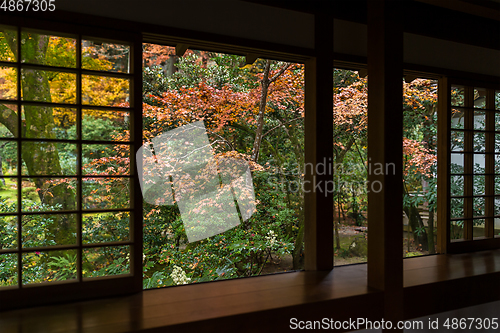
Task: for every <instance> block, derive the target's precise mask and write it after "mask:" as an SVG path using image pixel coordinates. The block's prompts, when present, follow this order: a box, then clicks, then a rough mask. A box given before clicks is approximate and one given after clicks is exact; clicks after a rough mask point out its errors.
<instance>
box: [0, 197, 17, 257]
mask: <svg viewBox="0 0 500 333" xmlns="http://www.w3.org/2000/svg"><path fill="white" fill-rule="evenodd" d="M1 205H2V203H1V199H0V207H1ZM0 209H1V208H0ZM0 212H1V211H0ZM14 248H17V216H8V215H2V216H0V250H3V249H14Z"/></svg>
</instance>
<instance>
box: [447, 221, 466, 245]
mask: <svg viewBox="0 0 500 333" xmlns="http://www.w3.org/2000/svg"><path fill="white" fill-rule="evenodd" d="M450 227H451V228H450V240H451V241H454V240H459V239H463V238H464V221H451V226H450Z"/></svg>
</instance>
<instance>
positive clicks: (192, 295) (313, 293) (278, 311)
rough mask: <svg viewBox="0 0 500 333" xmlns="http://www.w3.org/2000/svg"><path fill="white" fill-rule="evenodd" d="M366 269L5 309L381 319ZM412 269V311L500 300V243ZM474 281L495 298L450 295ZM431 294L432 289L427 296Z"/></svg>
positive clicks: (105, 322) (47, 326) (279, 324)
mask: <svg viewBox="0 0 500 333" xmlns="http://www.w3.org/2000/svg"><path fill="white" fill-rule="evenodd" d="M366 269H367V265H366V264H360V265H351V266H344V267H336V268H335V269H334V270H333V271H329V272H292V273H283V274H275V275H268V276H263V277H253V278H247V279H237V280H229V281H219V282H210V283H202V284H196V285H189V286H187V285H186V286H178V287H175V288H162V289H155V290H147V291H144V292H142V293H138V294H134V295H130V296H125V297H116V298H107V299H98V300H92V301H85V302H75V303H69V304H57V305H50V306H43V307H34V308H26V309H18V310H10V311H4V312H1V313H0V332H1V333H11V332H13V333H14V332H15V333H19V332H29V333H31V332H33V333H38V332H51V333H52V332H64V333H73V332H74V333H83V332H85V333H89V332H91V333H101V332H102V333H113V332H130V331H143V332H197V331H200V332H201V331H218V329H220V326H221V325H222V324H223V325H225V327H232V325H235V326H236V327H239V331H240V332H253V331H259V327H260V326H261V325H264V326H265V327H266V328H267V329H273V330H274V331H281V330H286V329H287V328H288V325H289V318H291V317H293V316H297V317H299V316H302V318H303V319H304V320H313V319H314V318H317V319H318V320H320V319H321V318H323V317H325V316H326V317H335V318H336V319H341V318H345V319H347V318H356V317H362V316H369V317H371V318H378V317H380V316H382V313H381V312H380V311H381V310H380V309H381V308H382V306H381V305H382V304H383V293H382V292H380V291H377V290H371V289H369V288H368V287H367V286H366V285H367V282H366V281H367V280H366V272H367V270H366ZM404 270H405V272H404V273H405V274H404V285H405V299H407V300H408V299H409V300H412V301H408V302H405V304H404V306H405V317H408V318H411V317H416V316H417V315H421V314H422V313H424V315H425V311H421V310H418V307H421V306H422V305H423V304H420V303H421V302H422V301H419V300H418V299H425V301H426V302H428V301H429V299H431V300H433V299H434V303H436V304H437V305H435V306H430V307H429V306H428V305H427V306H424V308H425V309H427V311H441V310H443V309H444V310H443V311H445V310H449V309H452V308H453V305H454V304H455V305H456V306H462V305H464V304H465V305H467V304H471V305H473V303H478V302H479V303H480V302H483V301H484V302H486V301H487V300H489V299H491V298H496V299H500V290H498V289H499V288H500V287H499V288H495V287H493V286H494V285H495V284H499V282H500V280H498V279H497V278H498V277H499V276H500V250H495V251H485V252H477V253H473V254H460V255H435V256H427V257H420V258H411V259H406V260H404ZM491 279H496V280H495V281H489V280H491ZM488 281H489V282H488ZM469 283H479V284H480V285H479V286H476V289H473V292H475V293H478V294H480V295H485V293H484V290H486V289H487V288H489V290H491V292H490V294H489V295H488V297H485V296H481V297H479V296H480V295H474V294H470V295H469V294H468V293H462V296H463V300H462V301H454V300H453V299H452V298H450V297H456V296H450V295H452V294H446V293H448V292H449V291H450V290H449V289H450V288H451V289H455V288H463V287H464V286H466V285H468V284H469ZM483 289H484V290H483ZM423 293H430V294H428V297H425V298H423V297H421V295H422V294H423ZM443 293H445V295H443ZM455 294H456V293H455ZM443 297H444V298H445V300H443V299H442V298H443ZM436 298H439V299H437V300H436ZM446 298H448V299H447V300H446ZM415 299H417V301H415ZM242 323H244V324H242ZM167 328H168V329H167ZM219 331H220V330H219ZM261 331H262V330H261ZM264 331H265V330H264Z"/></svg>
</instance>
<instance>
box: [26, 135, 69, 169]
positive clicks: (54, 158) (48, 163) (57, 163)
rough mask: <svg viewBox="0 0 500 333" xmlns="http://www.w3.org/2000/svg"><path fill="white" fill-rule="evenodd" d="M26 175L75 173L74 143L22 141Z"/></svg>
mask: <svg viewBox="0 0 500 333" xmlns="http://www.w3.org/2000/svg"><path fill="white" fill-rule="evenodd" d="M21 149H22V151H23V169H22V174H23V175H26V176H28V175H29V176H60V175H68V176H73V175H76V157H77V149H76V144H72V143H62V142H38V141H29V142H22V146H21Z"/></svg>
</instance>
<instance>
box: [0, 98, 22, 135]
mask: <svg viewBox="0 0 500 333" xmlns="http://www.w3.org/2000/svg"><path fill="white" fill-rule="evenodd" d="M0 123H2V124H3V125H4V126H5V127H7V129H8V130H9V132H10V133H12V135H13V136H14V137H18V136H19V135H18V134H19V133H18V131H17V113H16V112H15V111H14V110H12V109H10V108H8V107H6V106H5V105H2V104H0Z"/></svg>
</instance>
